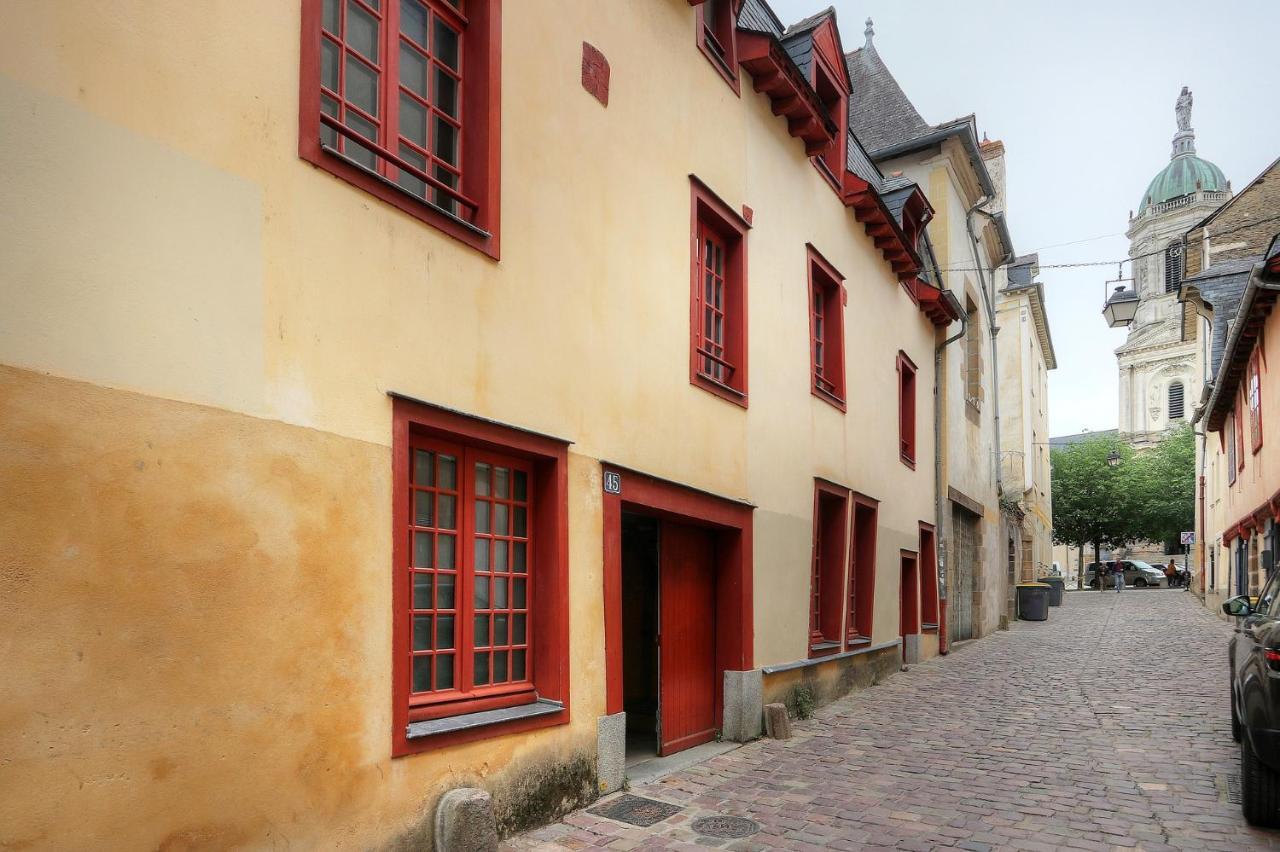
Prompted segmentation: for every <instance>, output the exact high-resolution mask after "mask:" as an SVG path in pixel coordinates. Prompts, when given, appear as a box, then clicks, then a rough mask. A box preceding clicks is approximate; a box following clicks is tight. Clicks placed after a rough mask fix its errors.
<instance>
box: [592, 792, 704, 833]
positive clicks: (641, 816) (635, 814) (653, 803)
mask: <svg viewBox="0 0 1280 852" xmlns="http://www.w3.org/2000/svg"><path fill="white" fill-rule="evenodd" d="M681 810H683V808H681V807H680V806H679V805H673V804H671V803H670V802H659V801H658V800H657V799H646V798H644V797H643V796H633V795H631V794H630V793H623V794H622V795H621V796H619V797H618V798H616V799H614V800H613V801H611V802H606V803H604V804H603V805H597V806H596V807H594V808H587V813H589V814H595V815H596V816H602V817H606V818H607V819H616V820H617V821H618V822H625V823H627V824H629V825H638V826H640V827H641V828H648V827H649V826H651V825H653V824H654V823H659V822H662V821H663V820H664V819H666V818H667V817H669V816H674V815H675V814H678V813H680V811H681Z"/></svg>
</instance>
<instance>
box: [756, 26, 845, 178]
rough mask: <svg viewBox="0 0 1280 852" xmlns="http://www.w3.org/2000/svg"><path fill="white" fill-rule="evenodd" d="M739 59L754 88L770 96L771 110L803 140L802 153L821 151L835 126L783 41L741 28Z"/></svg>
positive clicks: (795, 135)
mask: <svg viewBox="0 0 1280 852" xmlns="http://www.w3.org/2000/svg"><path fill="white" fill-rule="evenodd" d="M738 61H739V62H740V63H741V65H742V67H743V68H745V69H747V72H748V73H749V74H751V85H752V86H753V87H754V88H755V90H756V92H758V93H761V94H764V95H766V96H767V97H768V98H769V101H770V102H771V104H772V107H773V114H774V115H779V116H782V117H783V118H785V119H786V121H787V130H788V132H789V133H790V134H791V135H792V136H794V137H795V138H797V139H801V140H803V141H804V150H805V153H806V154H808V155H809V156H810V157H813V156H817V155H818V154H821V153H822V152H824V151H825V150H826V149H827V147H828V146H829V145H830V144H831V140H832V138H833V137H835V136H836V134H837V131H838V128H837V127H836V126H835V125H834V124H832V122H831V119H830V118H828V117H827V114H826V111H827V110H826V106H825V105H824V104H823V103H822V102H821V101H820V100H819V99H818V97H817V96H816V95H815V94H814V92H813V89H812V87H811V86H810V85H809V81H808V80H806V79H805V78H804V76H803V75H802V74H801V73H800V69H799V68H797V67H796V64H795V62H793V61H792V60H791V57H790V56H788V55H787V52H786V50H784V49H783V47H782V45H780V44H779V43H778V42H777V40H776V39H774V38H773V37H772V36H768V35H765V34H763V33H753V32H746V31H740V32H739V33H738Z"/></svg>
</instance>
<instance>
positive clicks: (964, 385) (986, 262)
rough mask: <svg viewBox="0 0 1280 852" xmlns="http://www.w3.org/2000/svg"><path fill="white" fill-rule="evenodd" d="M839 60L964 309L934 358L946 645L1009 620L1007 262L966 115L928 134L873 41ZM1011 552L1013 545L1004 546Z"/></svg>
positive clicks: (997, 191) (867, 127)
mask: <svg viewBox="0 0 1280 852" xmlns="http://www.w3.org/2000/svg"><path fill="white" fill-rule="evenodd" d="M864 35H865V38H866V41H865V44H864V45H863V47H861V48H859V49H858V50H855V51H853V52H851V53H850V54H849V55H848V57H847V60H848V68H849V74H850V77H851V79H852V81H853V90H854V92H855V93H857V97H855V98H853V99H852V100H851V101H850V114H849V120H850V126H851V127H852V129H853V131H854V133H855V134H857V137H858V139H859V140H860V141H861V142H862V143H863V145H864V146H865V148H866V150H867V151H868V153H869V154H870V155H871V157H872V159H873V160H874V161H875V162H876V164H877V165H878V166H879V167H880V169H881V171H882V172H884V173H886V174H888V175H889V176H890V179H891V180H893V179H895V176H897V178H896V179H901V180H907V181H912V182H914V183H915V184H917V185H919V186H921V187H923V188H924V190H925V194H926V195H927V196H928V198H929V201H930V202H931V203H932V205H933V219H932V221H930V223H929V225H928V227H927V228H926V231H925V236H926V240H927V249H928V256H929V258H930V260H931V261H932V262H933V265H934V268H935V269H936V270H937V275H938V278H937V280H938V282H939V283H940V285H941V286H943V287H944V288H946V289H947V290H948V291H949V292H951V293H952V294H954V296H955V298H956V300H957V302H959V304H960V305H961V306H962V308H963V310H964V321H963V325H962V327H961V328H960V329H958V330H952V335H951V336H949V337H948V338H947V339H946V340H944V341H942V344H943V345H942V346H941V347H940V348H939V349H938V350H937V353H936V354H937V359H938V362H937V363H938V371H939V376H940V378H939V380H938V385H937V389H936V393H937V405H938V406H939V411H940V417H939V418H938V422H939V425H940V441H939V452H940V460H939V462H940V471H939V486H938V493H939V502H940V506H939V512H938V519H939V524H938V526H939V540H940V542H941V547H942V555H943V557H944V559H945V567H946V570H945V577H946V599H947V603H946V617H947V621H948V634H949V636H950V638H951V639H952V640H956V641H962V640H966V639H973V638H977V637H980V636H985V635H987V634H988V633H990V632H991V631H993V630H995V629H997V627H999V626H1000V624H1001V623H1002V622H1003V621H1004V620H1005V619H1007V618H1008V617H1009V616H1010V609H1009V607H1010V604H1011V600H1012V589H1011V587H1010V584H1009V573H1008V565H1009V557H1008V552H1007V542H1008V539H1009V536H1008V531H1007V529H1006V526H1007V525H1006V522H1005V519H1004V518H1003V517H1002V513H1001V509H1000V489H999V476H1000V470H999V464H998V463H997V459H998V456H999V455H1000V451H999V443H1000V436H999V429H998V428H997V425H996V424H997V421H998V413H997V412H998V409H999V405H1000V399H999V395H998V394H997V393H996V391H995V387H996V375H995V374H996V371H997V359H996V357H995V352H996V335H995V333H994V329H995V328H996V316H995V300H996V296H995V286H996V278H995V275H996V271H997V270H999V269H1000V268H1001V267H1002V266H1003V265H1004V264H1005V263H1007V262H1008V261H1009V260H1011V259H1012V257H1013V249H1012V246H1011V241H1010V239H1009V232H1008V228H1007V226H1006V225H1005V221H1004V215H1003V213H1001V212H999V211H1000V210H1002V209H1003V198H1002V197H1001V188H998V187H997V186H996V184H995V183H994V181H993V180H992V176H991V174H990V172H989V171H988V169H987V166H986V162H985V161H984V159H983V155H982V152H981V150H980V142H979V139H978V135H977V127H976V121H975V119H974V117H973V116H967V117H964V118H959V119H955V120H953V121H949V122H945V123H943V124H939V125H931V124H929V123H928V122H926V121H925V120H924V118H923V117H921V115H920V113H919V112H918V111H917V110H916V108H915V107H914V106H913V105H912V103H911V101H910V99H909V98H908V96H907V95H906V93H905V92H904V91H903V90H902V88H901V86H900V85H899V84H898V82H897V80H895V79H894V77H893V74H892V73H891V72H890V71H889V68H888V66H887V65H886V64H885V62H884V60H883V59H882V58H881V57H880V54H879V52H878V50H877V48H876V46H875V43H874V35H875V32H874V29H873V28H872V23H871V21H870V20H868V21H867V25H866V30H865V33H864ZM1015 538H1017V539H1018V540H1019V542H1020V536H1015Z"/></svg>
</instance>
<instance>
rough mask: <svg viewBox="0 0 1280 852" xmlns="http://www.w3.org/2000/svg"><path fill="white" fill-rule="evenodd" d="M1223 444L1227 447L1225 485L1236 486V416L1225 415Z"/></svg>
mask: <svg viewBox="0 0 1280 852" xmlns="http://www.w3.org/2000/svg"><path fill="white" fill-rule="evenodd" d="M1223 432H1224V434H1223V438H1224V439H1225V440H1224V443H1225V444H1226V445H1227V485H1235V484H1236V470H1237V468H1236V415H1235V412H1234V411H1233V412H1231V413H1230V414H1228V415H1227V423H1226V429H1224V430H1223Z"/></svg>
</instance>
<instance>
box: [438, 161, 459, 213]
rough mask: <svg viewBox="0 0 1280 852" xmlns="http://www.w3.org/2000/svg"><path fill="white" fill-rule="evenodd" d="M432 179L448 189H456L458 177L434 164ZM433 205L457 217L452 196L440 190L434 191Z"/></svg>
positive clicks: (456, 207)
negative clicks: (434, 170) (434, 169)
mask: <svg viewBox="0 0 1280 852" xmlns="http://www.w3.org/2000/svg"><path fill="white" fill-rule="evenodd" d="M434 177H435V179H436V180H438V181H440V183H442V184H444V185H445V186H447V187H449V188H450V189H457V188H458V176H457V175H455V174H454V173H453V172H451V171H449V169H448V168H447V167H446V166H444V165H442V164H440V163H436V173H435V175H434ZM435 204H436V206H437V207H439V208H440V209H442V210H447V211H449V212H450V213H452V214H453V215H455V216H456V215H458V206H459V205H458V202H457V201H456V200H454V198H453V196H451V195H450V194H449V193H447V192H445V191H444V190H442V189H437V190H436V191H435Z"/></svg>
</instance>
